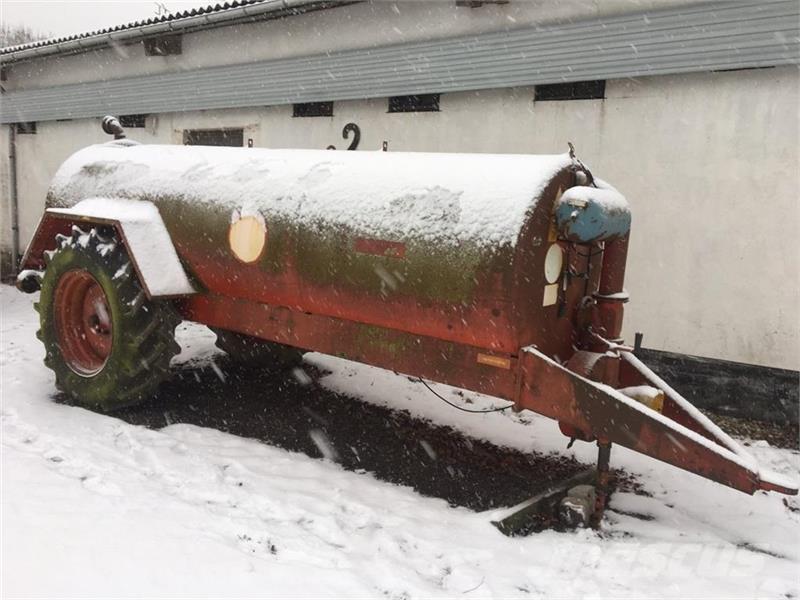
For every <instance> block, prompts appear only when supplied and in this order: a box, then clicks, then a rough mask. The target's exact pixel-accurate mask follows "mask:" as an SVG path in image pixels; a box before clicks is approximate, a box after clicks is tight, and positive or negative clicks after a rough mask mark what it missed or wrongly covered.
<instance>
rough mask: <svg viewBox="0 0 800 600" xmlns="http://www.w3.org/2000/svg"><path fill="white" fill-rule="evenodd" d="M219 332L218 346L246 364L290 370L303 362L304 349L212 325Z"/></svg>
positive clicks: (240, 362) (214, 330) (237, 360)
mask: <svg viewBox="0 0 800 600" xmlns="http://www.w3.org/2000/svg"><path fill="white" fill-rule="evenodd" d="M211 330H212V331H213V332H214V333H216V334H217V348H219V349H220V350H223V351H225V352H226V353H227V354H228V356H230V357H231V358H232V359H233V360H234V361H235V362H237V363H239V364H242V365H246V366H252V367H255V366H260V367H264V368H267V369H274V370H276V371H288V370H290V369H294V368H295V367H299V366H300V365H301V364H302V362H303V350H300V349H299V348H294V347H293V346H287V345H285V344H279V343H277V342H267V341H265V340H261V339H259V338H255V337H252V336H249V335H245V334H243V333H236V332H235V331H228V330H226V329H218V328H216V327H212V328H211Z"/></svg>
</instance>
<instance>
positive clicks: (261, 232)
mask: <svg viewBox="0 0 800 600" xmlns="http://www.w3.org/2000/svg"><path fill="white" fill-rule="evenodd" d="M228 243H229V244H230V246H231V251H232V252H233V254H234V255H235V256H236V258H238V259H239V260H240V261H242V262H245V263H252V262H255V261H257V260H258V259H259V257H260V256H261V253H262V252H263V251H264V246H266V244H267V228H266V227H265V225H264V222H263V221H262V220H261V219H258V218H256V217H252V216H247V217H242V218H241V219H239V220H238V221H236V222H235V223H233V224H232V225H231V228H230V229H229V230H228Z"/></svg>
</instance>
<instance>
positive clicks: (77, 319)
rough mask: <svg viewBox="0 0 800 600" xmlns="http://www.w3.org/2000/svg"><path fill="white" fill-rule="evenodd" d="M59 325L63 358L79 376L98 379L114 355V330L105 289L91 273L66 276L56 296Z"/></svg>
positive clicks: (56, 312) (57, 330)
mask: <svg viewBox="0 0 800 600" xmlns="http://www.w3.org/2000/svg"><path fill="white" fill-rule="evenodd" d="M55 323H56V332H57V335H58V342H59V345H60V346H61V355H62V357H63V358H64V362H66V364H67V365H68V366H69V368H70V369H72V370H73V371H75V372H76V373H78V374H79V375H86V376H89V375H94V374H95V373H97V372H98V371H100V370H101V369H102V368H103V366H104V365H105V364H106V361H107V360H108V357H109V355H110V354H111V344H112V341H113V326H112V323H111V312H110V311H109V308H108V299H107V298H106V294H105V292H104V291H103V288H102V287H101V286H100V284H99V283H98V282H97V280H96V279H95V278H94V277H93V276H92V275H91V273H89V272H88V271H84V270H80V269H76V270H73V271H68V272H67V273H65V274H64V275H63V276H62V277H61V279H60V280H59V282H58V286H57V287H56V293H55Z"/></svg>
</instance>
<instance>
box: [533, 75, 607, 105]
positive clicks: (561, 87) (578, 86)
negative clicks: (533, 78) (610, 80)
mask: <svg viewBox="0 0 800 600" xmlns="http://www.w3.org/2000/svg"><path fill="white" fill-rule="evenodd" d="M605 97H606V82H605V79H598V80H596V81H572V82H570V83H548V84H545V85H537V86H536V88H535V90H534V100H535V101H536V102H542V101H545V100H598V99H600V100H601V99H603V98H605Z"/></svg>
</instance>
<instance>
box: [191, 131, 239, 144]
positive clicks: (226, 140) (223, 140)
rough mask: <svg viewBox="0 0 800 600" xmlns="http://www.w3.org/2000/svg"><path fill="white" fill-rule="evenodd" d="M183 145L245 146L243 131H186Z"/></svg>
mask: <svg viewBox="0 0 800 600" xmlns="http://www.w3.org/2000/svg"><path fill="white" fill-rule="evenodd" d="M183 143H184V145H186V146H235V147H238V148H241V147H242V146H244V130H243V129H185V130H184V131H183Z"/></svg>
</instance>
